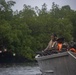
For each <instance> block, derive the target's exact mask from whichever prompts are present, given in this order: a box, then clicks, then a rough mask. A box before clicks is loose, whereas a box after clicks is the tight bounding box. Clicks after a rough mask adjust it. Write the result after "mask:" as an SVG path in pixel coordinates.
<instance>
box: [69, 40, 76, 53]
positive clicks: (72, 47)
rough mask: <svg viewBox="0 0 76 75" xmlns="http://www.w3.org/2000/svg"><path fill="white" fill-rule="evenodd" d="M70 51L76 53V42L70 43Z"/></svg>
mask: <svg viewBox="0 0 76 75" xmlns="http://www.w3.org/2000/svg"><path fill="white" fill-rule="evenodd" d="M69 50H70V51H72V52H74V53H76V42H74V41H71V42H70V48H69Z"/></svg>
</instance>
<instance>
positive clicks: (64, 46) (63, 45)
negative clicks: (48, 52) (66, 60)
mask: <svg viewBox="0 0 76 75" xmlns="http://www.w3.org/2000/svg"><path fill="white" fill-rule="evenodd" d="M68 49H69V45H68V43H67V42H65V39H64V38H63V37H60V38H58V39H57V50H58V52H64V51H67V50H68Z"/></svg>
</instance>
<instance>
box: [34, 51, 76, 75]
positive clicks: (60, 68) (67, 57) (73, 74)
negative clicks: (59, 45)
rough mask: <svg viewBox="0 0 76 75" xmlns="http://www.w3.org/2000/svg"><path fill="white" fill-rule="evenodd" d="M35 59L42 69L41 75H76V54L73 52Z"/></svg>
mask: <svg viewBox="0 0 76 75" xmlns="http://www.w3.org/2000/svg"><path fill="white" fill-rule="evenodd" d="M35 59H36V60H37V62H38V65H39V67H40V71H41V72H42V74H41V75H76V53H74V52H71V51H66V52H61V53H57V54H51V55H47V56H39V55H37V56H36V57H35Z"/></svg>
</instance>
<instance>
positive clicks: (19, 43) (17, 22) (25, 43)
mask: <svg viewBox="0 0 76 75" xmlns="http://www.w3.org/2000/svg"><path fill="white" fill-rule="evenodd" d="M14 4H15V2H14V1H8V2H6V1H5V0H0V49H3V48H7V49H8V50H10V51H11V50H12V51H13V52H15V53H16V54H18V55H21V56H24V57H26V58H28V59H30V60H32V59H34V56H35V55H36V52H37V51H41V50H43V49H44V48H45V47H46V46H47V44H48V42H49V40H50V36H51V34H52V33H54V32H55V33H57V34H58V35H59V36H63V37H65V39H66V41H71V40H72V39H75V38H76V35H75V31H76V21H75V20H76V11H74V10H72V9H71V8H70V6H68V5H67V6H63V7H61V8H59V6H58V5H57V4H55V3H53V4H52V9H50V10H49V11H47V5H46V4H45V3H44V4H43V5H42V8H41V9H39V8H38V7H37V6H36V7H35V9H34V8H32V7H31V6H29V5H28V6H27V5H24V8H23V10H21V11H19V12H18V11H15V12H14V11H13V10H12V9H11V6H13V5H14Z"/></svg>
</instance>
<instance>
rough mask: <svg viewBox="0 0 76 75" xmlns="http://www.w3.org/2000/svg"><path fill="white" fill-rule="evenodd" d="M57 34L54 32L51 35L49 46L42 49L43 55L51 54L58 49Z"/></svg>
mask: <svg viewBox="0 0 76 75" xmlns="http://www.w3.org/2000/svg"><path fill="white" fill-rule="evenodd" d="M56 40H57V35H56V34H55V33H54V34H52V35H51V40H50V42H49V43H48V46H47V47H46V48H45V49H44V50H43V51H42V53H41V55H50V54H52V53H54V52H56V51H55V50H56V49H57V41H56Z"/></svg>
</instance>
